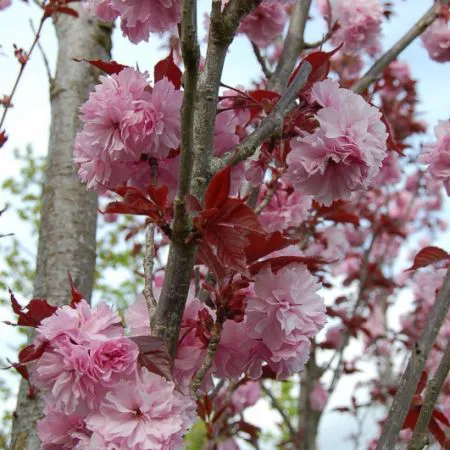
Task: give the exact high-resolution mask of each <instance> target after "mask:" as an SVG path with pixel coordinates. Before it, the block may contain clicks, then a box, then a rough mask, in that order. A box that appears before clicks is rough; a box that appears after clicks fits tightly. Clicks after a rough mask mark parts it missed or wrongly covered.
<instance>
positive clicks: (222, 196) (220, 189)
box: [205, 166, 231, 209]
mask: <svg viewBox="0 0 450 450" xmlns="http://www.w3.org/2000/svg"><path fill="white" fill-rule="evenodd" d="M230 175H231V167H229V166H227V167H225V169H223V170H221V171H220V172H217V173H216V174H215V175H214V176H213V177H212V179H211V181H210V182H209V184H208V188H207V189H206V193H205V209H211V208H221V207H222V206H223V204H224V203H225V202H226V201H227V199H228V196H229V195H230V185H231V176H230Z"/></svg>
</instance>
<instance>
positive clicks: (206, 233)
mask: <svg viewBox="0 0 450 450" xmlns="http://www.w3.org/2000/svg"><path fill="white" fill-rule="evenodd" d="M230 170H231V169H230V168H229V167H227V168H225V169H223V170H222V171H220V172H219V173H217V174H216V175H215V176H214V177H213V178H212V180H211V182H210V184H209V186H208V189H207V191H206V195H205V209H204V210H203V211H201V212H200V213H199V214H198V216H197V217H195V218H194V226H195V229H196V237H197V242H198V243H199V252H198V259H199V260H200V262H202V263H204V264H206V265H208V267H209V268H210V269H211V270H213V271H214V272H215V273H216V275H217V276H218V278H219V279H220V278H223V274H224V273H226V272H227V271H228V270H236V271H240V272H242V273H247V259H246V255H245V248H246V247H247V246H248V245H249V236H251V235H254V234H262V235H263V234H264V231H263V229H262V226H261V224H260V222H259V220H258V217H257V215H256V214H255V212H254V211H253V209H252V208H250V207H249V206H247V205H246V204H245V202H244V201H243V200H242V199H239V198H231V197H229V190H230ZM191 203H192V202H191Z"/></svg>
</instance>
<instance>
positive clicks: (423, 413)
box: [409, 342, 450, 450]
mask: <svg viewBox="0 0 450 450" xmlns="http://www.w3.org/2000/svg"><path fill="white" fill-rule="evenodd" d="M449 371H450V342H448V343H447V347H446V348H445V351H444V354H443V355H442V359H441V362H440V364H439V367H438V369H437V370H436V373H435V375H434V377H433V379H432V380H431V381H430V383H429V384H428V387H427V393H426V396H425V401H424V403H423V405H422V408H421V410H420V414H419V418H418V419H417V423H416V427H415V428H414V433H413V435H412V438H411V444H410V447H409V450H421V449H422V448H424V446H425V442H426V441H427V437H428V423H429V422H430V419H431V416H432V414H433V410H434V407H435V405H436V402H437V399H438V397H439V394H440V392H441V389H442V386H443V385H444V383H445V380H446V378H447V375H448V373H449Z"/></svg>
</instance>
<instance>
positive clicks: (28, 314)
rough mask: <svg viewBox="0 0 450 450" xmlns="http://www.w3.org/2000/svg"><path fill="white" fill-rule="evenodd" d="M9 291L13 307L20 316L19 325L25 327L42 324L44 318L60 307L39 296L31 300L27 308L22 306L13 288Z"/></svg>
mask: <svg viewBox="0 0 450 450" xmlns="http://www.w3.org/2000/svg"><path fill="white" fill-rule="evenodd" d="M9 293H10V297H11V305H12V309H13V311H14V312H15V313H16V314H17V315H18V316H19V320H18V321H17V325H20V326H23V327H34V328H36V327H37V326H39V325H40V324H41V322H42V320H44V319H46V318H47V317H50V316H51V315H52V314H53V313H54V312H55V311H56V310H57V309H58V308H56V307H55V306H52V305H49V304H48V303H47V300H43V299H39V298H35V299H33V300H31V301H30V302H29V303H28V305H27V306H25V308H22V306H20V304H19V303H18V301H17V300H16V298H15V297H14V294H13V293H12V291H11V290H9Z"/></svg>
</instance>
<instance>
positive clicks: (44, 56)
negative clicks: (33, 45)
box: [30, 19, 53, 86]
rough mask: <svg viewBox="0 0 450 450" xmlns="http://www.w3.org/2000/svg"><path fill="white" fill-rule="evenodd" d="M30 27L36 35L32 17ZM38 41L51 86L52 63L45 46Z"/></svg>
mask: <svg viewBox="0 0 450 450" xmlns="http://www.w3.org/2000/svg"><path fill="white" fill-rule="evenodd" d="M30 27H31V31H33V34H34V36H35V37H36V35H37V31H36V29H35V28H34V25H33V21H32V20H31V19H30ZM36 42H37V46H38V49H39V51H40V52H41V55H42V60H43V61H44V66H45V71H46V72H47V78H48V83H49V85H50V86H52V84H53V77H52V71H51V69H50V63H49V62H48V58H47V55H46V54H45V51H44V48H43V47H42V45H41V43H40V42H39V39H38V40H37V41H36Z"/></svg>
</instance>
